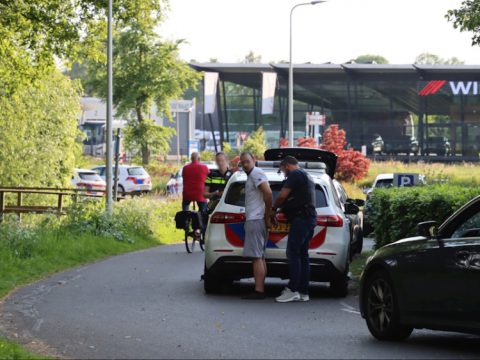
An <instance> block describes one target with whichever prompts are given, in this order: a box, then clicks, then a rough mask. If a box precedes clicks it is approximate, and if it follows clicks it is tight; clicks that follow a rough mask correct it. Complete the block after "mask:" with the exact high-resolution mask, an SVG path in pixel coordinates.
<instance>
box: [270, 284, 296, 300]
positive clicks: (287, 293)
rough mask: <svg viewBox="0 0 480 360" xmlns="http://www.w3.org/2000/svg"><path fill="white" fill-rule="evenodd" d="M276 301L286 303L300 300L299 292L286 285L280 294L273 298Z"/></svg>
mask: <svg viewBox="0 0 480 360" xmlns="http://www.w3.org/2000/svg"><path fill="white" fill-rule="evenodd" d="M275 301H276V302H279V303H286V302H291V301H300V294H299V293H298V292H297V291H292V290H290V289H289V288H288V287H286V288H285V289H284V290H283V291H282V294H281V295H280V296H279V297H277V298H276V299H275Z"/></svg>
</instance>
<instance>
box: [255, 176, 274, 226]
mask: <svg viewBox="0 0 480 360" xmlns="http://www.w3.org/2000/svg"><path fill="white" fill-rule="evenodd" d="M258 188H259V189H260V191H261V192H262V194H263V201H264V202H265V223H266V224H267V227H270V213H271V211H272V202H273V196H272V189H270V185H269V184H268V181H264V182H262V183H261V184H260V185H259V186H258Z"/></svg>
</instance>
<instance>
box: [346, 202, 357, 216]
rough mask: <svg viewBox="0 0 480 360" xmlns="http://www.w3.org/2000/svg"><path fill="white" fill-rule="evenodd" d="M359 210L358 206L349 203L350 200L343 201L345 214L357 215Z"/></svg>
mask: <svg viewBox="0 0 480 360" xmlns="http://www.w3.org/2000/svg"><path fill="white" fill-rule="evenodd" d="M359 211H360V208H359V207H358V206H357V205H355V204H354V203H351V202H347V203H345V214H347V215H357V214H358V212H359Z"/></svg>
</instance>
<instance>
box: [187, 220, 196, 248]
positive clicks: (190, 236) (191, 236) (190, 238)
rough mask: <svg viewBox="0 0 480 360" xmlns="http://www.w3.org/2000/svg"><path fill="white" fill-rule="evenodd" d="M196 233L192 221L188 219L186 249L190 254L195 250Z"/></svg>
mask: <svg viewBox="0 0 480 360" xmlns="http://www.w3.org/2000/svg"><path fill="white" fill-rule="evenodd" d="M195 241H196V238H195V231H194V230H193V226H192V219H188V220H187V221H186V222H185V248H186V250H187V252H188V253H189V254H190V253H192V252H193V251H194V250H195Z"/></svg>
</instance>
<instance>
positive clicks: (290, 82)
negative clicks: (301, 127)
mask: <svg viewBox="0 0 480 360" xmlns="http://www.w3.org/2000/svg"><path fill="white" fill-rule="evenodd" d="M324 2H325V0H318V1H311V2H306V3H301V4H297V5H295V6H294V7H293V8H292V10H290V66H289V69H288V144H289V146H290V147H293V60H292V44H293V39H292V28H293V10H295V9H296V8H297V7H299V6H304V5H317V4H320V3H324Z"/></svg>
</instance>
